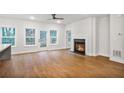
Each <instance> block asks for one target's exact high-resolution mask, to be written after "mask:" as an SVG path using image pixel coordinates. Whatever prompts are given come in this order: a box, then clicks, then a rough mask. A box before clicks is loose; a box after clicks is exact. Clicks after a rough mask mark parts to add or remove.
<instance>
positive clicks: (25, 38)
mask: <svg viewBox="0 0 124 93" xmlns="http://www.w3.org/2000/svg"><path fill="white" fill-rule="evenodd" d="M26 29H35V36H34V37H35V44H34V45H26ZM24 46H25V47H30V46H32V47H33V46H37V44H36V28H33V27H25V28H24Z"/></svg>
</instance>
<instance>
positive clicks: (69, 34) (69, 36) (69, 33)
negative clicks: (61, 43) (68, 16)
mask: <svg viewBox="0 0 124 93" xmlns="http://www.w3.org/2000/svg"><path fill="white" fill-rule="evenodd" d="M66 35H67V36H66V37H67V47H68V48H70V47H71V31H67V32H66Z"/></svg>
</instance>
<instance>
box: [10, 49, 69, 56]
mask: <svg viewBox="0 0 124 93" xmlns="http://www.w3.org/2000/svg"><path fill="white" fill-rule="evenodd" d="M61 49H67V48H57V49H44V50H34V51H21V52H12V55H16V54H26V53H34V52H42V51H50V50H61Z"/></svg>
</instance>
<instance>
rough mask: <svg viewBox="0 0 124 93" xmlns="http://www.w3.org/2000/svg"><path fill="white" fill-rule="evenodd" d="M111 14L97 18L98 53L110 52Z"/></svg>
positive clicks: (106, 53) (105, 53) (104, 54)
mask: <svg viewBox="0 0 124 93" xmlns="http://www.w3.org/2000/svg"><path fill="white" fill-rule="evenodd" d="M109 27H110V26H109V16H105V17H99V18H97V39H96V40H97V55H102V56H107V57H109V54H110V29H109Z"/></svg>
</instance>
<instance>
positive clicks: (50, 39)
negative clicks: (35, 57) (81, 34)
mask: <svg viewBox="0 0 124 93" xmlns="http://www.w3.org/2000/svg"><path fill="white" fill-rule="evenodd" d="M51 31H56V43H55V44H52V43H51V36H50V32H51ZM50 32H49V36H50V45H57V44H58V30H56V29H51V30H50Z"/></svg>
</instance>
